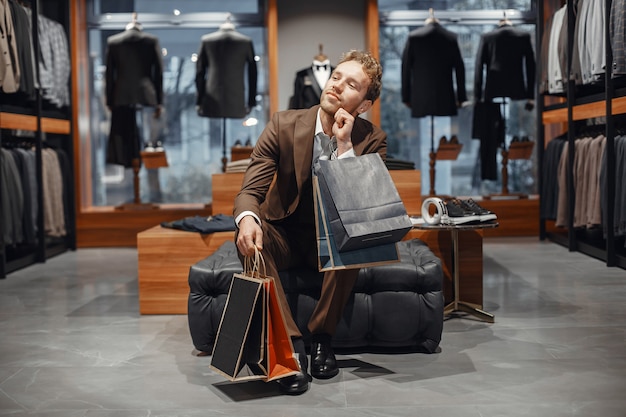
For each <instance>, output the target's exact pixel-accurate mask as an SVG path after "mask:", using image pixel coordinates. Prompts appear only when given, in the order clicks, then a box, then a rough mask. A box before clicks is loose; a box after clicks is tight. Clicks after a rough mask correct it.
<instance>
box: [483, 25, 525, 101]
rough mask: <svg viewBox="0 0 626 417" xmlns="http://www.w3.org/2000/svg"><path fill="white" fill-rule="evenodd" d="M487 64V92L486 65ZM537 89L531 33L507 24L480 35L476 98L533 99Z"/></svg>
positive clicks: (488, 99)
mask: <svg viewBox="0 0 626 417" xmlns="http://www.w3.org/2000/svg"><path fill="white" fill-rule="evenodd" d="M484 67H486V74H485V77H484V92H483V68H484ZM534 89H535V56H534V53H533V48H532V43H531V40H530V33H528V32H526V31H522V30H520V29H517V28H514V27H512V26H508V25H503V26H500V27H498V28H496V29H494V30H492V31H491V32H488V33H485V34H483V35H482V36H481V37H480V44H479V46H478V53H477V55H476V66H475V73H474V97H475V99H476V100H477V101H479V100H482V99H484V100H485V101H490V100H492V99H493V98H496V97H510V98H511V99H513V100H520V99H531V98H533V97H534V95H535V94H534Z"/></svg>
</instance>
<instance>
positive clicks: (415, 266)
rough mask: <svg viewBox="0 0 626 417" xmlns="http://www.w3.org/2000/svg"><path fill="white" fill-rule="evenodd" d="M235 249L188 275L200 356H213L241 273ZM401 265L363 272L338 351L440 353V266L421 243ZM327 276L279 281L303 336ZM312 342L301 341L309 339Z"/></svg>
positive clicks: (295, 275)
mask: <svg viewBox="0 0 626 417" xmlns="http://www.w3.org/2000/svg"><path fill="white" fill-rule="evenodd" d="M236 251H237V249H236V247H235V245H234V243H233V242H226V243H224V244H223V245H222V246H221V247H220V248H219V249H218V250H217V251H216V252H215V253H213V254H212V255H211V256H209V257H207V258H205V259H203V260H202V261H200V262H198V263H196V264H195V265H193V266H192V267H191V268H190V271H189V288H190V292H189V301H188V320H189V329H190V332H191V337H192V340H193V344H194V346H195V348H196V349H197V350H199V351H201V352H207V353H210V352H211V351H212V349H213V342H214V341H215V335H216V332H217V328H218V327H219V323H220V319H221V316H222V311H223V310H224V304H225V302H226V297H227V294H228V289H229V286H230V281H231V279H232V276H233V274H234V273H236V272H241V270H242V266H241V263H240V261H239V258H238V257H237V252H236ZM398 251H399V254H400V262H397V263H393V264H389V265H380V266H375V267H367V268H362V269H361V270H360V272H359V277H358V279H357V282H356V284H355V286H354V288H353V290H352V294H353V295H352V297H350V299H349V300H348V304H347V305H346V308H345V310H344V314H343V318H342V320H341V322H340V323H339V325H338V327H337V332H336V334H335V336H334V338H333V346H334V347H335V348H346V349H361V350H367V349H368V348H402V349H414V350H419V351H423V352H427V353H433V352H435V351H436V350H437V347H438V346H439V342H440V341H441V334H442V330H443V307H444V300H443V274H442V269H441V261H440V260H439V258H437V257H436V256H435V255H434V254H433V253H432V252H431V250H430V249H429V248H428V246H427V245H426V244H425V243H424V242H422V241H421V240H419V239H413V240H408V241H403V242H400V243H398ZM322 277H323V274H322V273H320V272H318V271H313V270H310V269H290V270H287V271H282V272H281V273H280V279H281V282H282V284H283V287H284V289H285V293H286V295H287V298H288V300H289V305H290V307H291V310H292V313H293V314H294V318H295V320H296V322H297V323H298V326H299V327H300V329H302V331H303V332H306V331H307V330H306V324H307V322H308V320H309V317H310V315H311V313H312V312H313V308H314V307H315V303H316V302H317V299H318V298H319V292H320V288H321V283H322ZM308 337H309V335H308V334H307V333H304V338H305V339H307V338H308Z"/></svg>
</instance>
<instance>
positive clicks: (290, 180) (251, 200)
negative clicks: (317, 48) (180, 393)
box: [234, 51, 387, 394]
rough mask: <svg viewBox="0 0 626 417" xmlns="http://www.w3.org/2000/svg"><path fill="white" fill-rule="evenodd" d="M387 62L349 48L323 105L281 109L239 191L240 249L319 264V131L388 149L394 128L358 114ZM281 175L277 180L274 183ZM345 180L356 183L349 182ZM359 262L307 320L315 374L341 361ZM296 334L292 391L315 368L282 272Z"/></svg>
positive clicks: (326, 287) (346, 150) (353, 151)
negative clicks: (338, 335)
mask: <svg viewBox="0 0 626 417" xmlns="http://www.w3.org/2000/svg"><path fill="white" fill-rule="evenodd" d="M381 78H382V69H381V67H380V65H379V63H378V61H377V60H376V59H375V58H373V57H372V56H371V55H369V54H367V53H364V52H360V51H350V52H349V53H347V54H346V55H345V56H344V57H343V59H342V60H341V62H340V63H339V64H338V65H337V67H336V68H335V70H334V71H333V73H332V75H331V77H330V79H329V80H328V82H327V83H326V85H325V87H324V90H323V91H322V94H321V98H320V105H319V106H314V107H311V108H310V109H305V110H287V111H282V112H278V113H275V114H274V115H273V117H272V120H271V121H270V122H269V123H268V124H267V126H266V127H265V130H264V131H263V133H262V134H261V136H260V137H259V139H258V141H257V144H256V146H255V148H254V150H253V151H252V156H251V157H252V160H251V162H250V165H249V167H248V169H247V171H246V174H245V176H244V181H243V185H242V188H241V191H240V192H239V194H238V195H237V197H236V198H235V205H234V216H235V221H236V223H237V226H238V232H237V237H236V243H237V248H238V249H239V252H240V257H243V256H251V255H253V254H254V251H255V247H256V248H258V249H259V250H261V253H262V255H263V257H264V259H265V263H266V267H267V271H266V273H267V275H269V276H273V277H276V278H277V277H278V271H280V270H284V269H287V268H291V267H294V266H296V265H306V266H309V267H311V268H317V245H316V236H315V216H314V211H313V187H312V165H313V159H314V155H317V154H319V153H320V152H321V151H322V149H321V145H320V139H319V136H318V134H320V133H324V134H326V135H328V136H330V137H333V139H336V149H335V151H334V152H333V154H332V156H331V159H333V158H345V157H351V156H358V155H362V154H366V153H375V152H378V153H379V154H380V156H381V157H382V158H383V160H384V159H385V158H386V156H387V135H386V134H385V133H384V132H383V131H382V130H381V129H380V128H378V127H376V126H374V125H372V124H371V123H370V122H368V121H367V120H365V119H363V118H361V117H359V114H361V113H364V112H366V111H368V110H369V109H370V107H371V106H372V104H373V102H374V101H375V100H376V99H377V98H378V96H379V95H380V89H381ZM272 180H274V181H275V182H274V185H272V186H271V187H270V185H271V184H272ZM346 186H350V185H349V184H346ZM357 275H358V270H356V269H354V270H341V271H331V272H326V273H325V274H324V281H323V284H322V291H321V295H320V299H319V301H318V303H317V305H316V307H315V309H314V311H313V314H312V316H311V318H310V320H309V322H308V324H307V327H308V330H309V331H310V333H311V342H312V343H311V375H313V376H314V377H316V378H332V377H334V376H335V375H337V374H338V372H339V369H338V367H337V362H336V359H335V355H334V353H333V351H332V348H331V338H332V335H333V334H334V333H335V328H336V326H337V323H338V322H339V320H340V318H341V316H342V314H343V309H344V306H345V304H346V302H347V300H348V297H349V296H350V293H351V290H352V287H353V285H354V283H355V281H356V279H357ZM276 285H277V287H278V293H279V296H280V302H281V306H282V308H283V311H284V312H285V315H286V321H287V328H288V332H289V335H290V336H291V338H292V341H293V343H294V349H295V351H296V353H297V354H298V357H299V360H300V364H301V368H302V372H301V373H300V374H298V375H295V376H290V377H287V378H283V379H281V380H279V384H280V388H281V390H282V391H283V392H284V393H286V394H301V393H303V392H305V391H306V390H308V388H309V385H310V376H309V375H308V373H307V369H308V360H307V357H306V350H305V347H304V342H303V340H302V333H301V332H300V329H299V328H298V325H297V324H296V323H295V321H294V319H293V317H292V315H291V313H290V310H289V305H288V303H287V299H286V297H285V293H284V291H283V288H282V286H281V284H280V280H276Z"/></svg>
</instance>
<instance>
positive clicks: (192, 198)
mask: <svg viewBox="0 0 626 417" xmlns="http://www.w3.org/2000/svg"><path fill="white" fill-rule="evenodd" d="M117 3H119V4H123V3H126V2H120V1H104V0H101V1H99V2H94V5H95V7H94V9H96V10H101V11H105V10H113V9H114V7H113V5H115V4H117ZM231 3H233V2H228V3H227V2H223V1H213V2H211V1H209V2H207V1H196V2H184V3H183V4H184V5H185V7H186V8H187V9H190V10H200V9H202V13H195V15H196V16H198V15H199V14H200V15H202V16H205V15H206V16H208V17H209V18H210V21H212V22H215V23H213V24H212V25H206V24H204V25H199V23H198V22H197V21H194V22H193V23H192V24H189V25H185V24H170V23H167V22H166V21H164V20H162V19H152V20H150V19H148V21H147V24H144V23H143V22H142V18H141V17H142V15H141V14H140V12H141V11H142V10H145V11H146V12H149V13H152V14H151V15H150V16H148V15H144V16H146V17H147V18H149V17H153V16H155V13H158V12H165V11H166V10H165V7H166V6H167V5H169V6H167V7H169V8H170V9H171V6H172V2H165V1H153V0H150V1H136V2H135V7H136V10H137V11H138V16H137V17H138V21H139V22H140V23H142V26H143V30H144V31H145V32H149V33H151V34H152V35H155V36H156V37H157V38H158V39H159V46H160V48H161V51H162V59H163V68H164V70H163V89H164V99H163V112H162V114H161V117H160V118H158V119H156V118H154V117H153V116H154V109H153V108H146V109H144V110H142V111H141V112H140V114H138V117H137V125H138V127H139V128H140V132H141V137H142V142H143V144H146V143H149V142H150V143H156V142H161V144H162V145H163V148H164V150H165V153H166V156H167V165H168V166H167V167H162V168H153V169H147V168H146V167H145V166H144V167H142V168H141V169H140V170H139V180H140V181H139V191H140V199H141V201H142V202H152V203H165V204H179V203H185V204H186V203H202V204H206V203H209V202H210V201H211V175H212V174H214V173H220V172H223V167H224V164H225V161H230V156H231V155H230V153H231V152H230V149H231V147H233V146H236V145H246V143H249V144H252V145H253V144H254V143H255V142H256V138H257V137H258V136H259V135H260V133H261V131H262V129H263V127H264V126H265V124H266V122H267V120H268V116H267V113H268V109H269V97H268V85H267V79H268V68H267V51H266V42H265V39H266V36H265V28H264V24H263V16H262V14H258V15H254V16H256V20H255V19H251V18H250V16H249V15H246V19H245V23H244V24H241V25H240V24H239V23H238V22H239V21H242V20H241V19H240V20H238V19H237V17H238V15H237V14H236V13H235V12H238V11H241V10H244V11H245V12H250V11H253V12H257V11H258V7H257V3H258V2H257V1H242V2H234V3H237V7H236V8H233V7H229V9H230V10H228V12H233V22H234V23H236V29H237V31H238V32H240V33H242V34H244V35H246V36H248V37H249V38H251V39H252V41H253V46H254V52H255V55H256V65H257V70H258V76H257V96H256V101H257V106H256V107H254V108H252V109H251V110H250V112H249V113H248V114H247V115H246V117H244V118H242V119H230V118H228V119H217V118H206V117H201V116H199V115H198V114H197V110H196V86H195V75H196V63H195V61H196V58H197V53H198V51H199V48H200V43H201V37H202V36H203V35H205V34H207V33H212V32H214V31H216V30H218V27H219V23H217V22H221V23H223V22H224V13H218V14H212V13H206V12H207V10H211V9H213V8H214V9H217V8H218V5H219V8H220V9H221V10H223V9H224V5H226V4H227V5H228V6H231ZM194 5H195V6H194ZM201 5H206V7H203V8H201ZM192 6H193V7H192ZM253 6H254V7H253ZM235 9H236V10H235ZM117 10H118V11H119V8H118V9H117ZM190 10H185V11H184V12H188V11H190ZM170 12H171V10H170ZM107 17H111V18H110V19H109V20H110V21H112V22H113V23H108V24H101V22H103V21H104V20H105V18H104V17H103V16H101V15H100V16H92V17H91V19H90V27H91V28H90V30H89V52H90V59H91V62H90V64H91V65H90V67H91V74H90V76H91V84H92V91H91V92H90V97H91V102H90V104H89V105H90V113H89V114H90V117H91V120H90V133H91V134H90V138H89V143H83V145H81V149H82V155H83V158H82V161H81V164H82V167H83V168H82V171H83V172H90V173H91V177H90V184H84V187H85V190H90V192H84V193H83V194H84V195H89V196H90V197H89V200H90V201H87V202H86V204H87V205H89V206H117V205H120V204H123V203H127V202H133V198H134V172H133V169H132V168H124V167H123V166H122V165H117V164H107V163H106V154H107V146H108V140H109V132H110V126H111V112H110V110H109V109H108V108H107V107H106V104H105V103H106V100H105V71H106V56H105V55H106V45H107V39H108V38H109V37H110V36H111V35H113V34H116V33H119V32H121V31H123V30H124V28H125V24H126V23H128V22H129V21H130V18H131V13H128V12H127V11H124V12H120V13H114V14H111V15H107ZM184 20H186V19H184ZM116 22H118V23H116ZM124 22H126V23H124ZM255 22H256V23H255ZM246 88H247V84H246ZM247 95H248V93H247V91H246V97H247ZM255 120H256V122H255ZM83 140H85V139H83Z"/></svg>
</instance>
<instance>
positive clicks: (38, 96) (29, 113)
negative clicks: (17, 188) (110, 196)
mask: <svg viewBox="0 0 626 417" xmlns="http://www.w3.org/2000/svg"><path fill="white" fill-rule="evenodd" d="M43 6H44V7H45V8H46V9H48V8H50V9H54V11H55V13H57V14H59V15H62V14H64V13H66V15H65V18H66V19H68V20H67V21H66V22H65V24H67V22H68V21H69V6H68V5H67V4H66V3H65V2H62V1H58V2H52V1H50V2H46V4H44V5H43ZM39 9H40V5H39V2H37V1H33V2H30V10H31V35H30V36H31V39H32V48H33V50H32V52H33V56H34V57H35V62H34V63H35V65H33V67H34V77H35V80H36V81H37V84H38V85H41V83H40V82H39V81H40V74H39V72H40V68H39V65H38V64H39V57H40V56H41V54H40V42H39V39H40V38H39V29H40V27H39V16H40V10H39ZM25 106H27V107H25ZM0 113H1V114H0V147H6V146H7V144H8V146H9V147H11V146H20V145H24V146H26V145H28V147H30V148H34V152H35V164H36V179H37V187H36V190H35V191H34V194H35V199H36V201H37V202H38V206H37V207H38V210H37V215H36V225H37V227H36V235H35V240H36V242H35V244H34V245H32V244H19V245H10V246H7V245H5V242H4V230H3V229H4V227H3V222H1V221H0V236H2V238H0V278H5V277H6V275H7V274H8V273H10V272H12V271H15V270H17V269H20V268H24V267H26V266H28V265H31V264H33V263H36V262H45V261H46V260H47V259H48V258H50V257H52V256H55V255H58V254H60V253H63V252H65V251H67V250H68V249H69V250H74V249H76V234H75V227H74V222H75V211H74V204H73V203H74V190H73V188H72V189H71V190H66V191H67V199H68V201H70V202H71V204H70V205H69V207H68V217H69V218H68V221H69V222H70V224H66V231H67V234H66V235H65V236H63V237H54V236H48V235H47V234H46V232H45V229H44V226H45V224H44V208H43V204H42V202H43V168H42V166H43V157H42V150H43V149H44V148H45V147H46V146H47V145H46V142H47V141H49V140H51V137H52V140H53V141H55V144H56V141H57V139H58V140H59V144H60V147H62V148H63V149H64V150H65V151H66V153H67V156H68V158H69V160H70V161H73V159H74V156H73V150H72V140H71V126H70V123H69V120H67V119H66V118H65V117H66V116H65V115H60V114H59V116H57V115H56V113H55V116H51V114H52V113H53V112H50V111H46V112H45V115H44V110H43V97H42V91H41V89H40V88H37V89H36V90H35V99H34V102H32V103H31V102H29V103H28V104H27V105H20V106H14V105H11V106H6V105H3V104H0ZM43 119H45V120H46V125H43V123H42V121H43ZM48 122H51V123H52V124H53V125H54V127H50V128H48V127H47V126H48V125H50V124H51V123H48ZM10 130H26V131H30V132H33V136H32V137H20V138H19V140H17V141H16V138H12V137H10V136H8V135H7V131H10ZM45 135H48V137H46V136H45ZM69 174H70V175H72V176H73V174H72V172H71V171H70V173H69ZM1 175H2V174H1V171H0V176H1ZM68 182H71V183H73V180H71V179H70V180H69V181H68ZM1 198H2V193H0V199H1ZM0 202H1V201H0ZM5 215H6V214H5Z"/></svg>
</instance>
